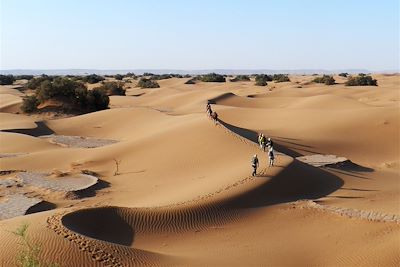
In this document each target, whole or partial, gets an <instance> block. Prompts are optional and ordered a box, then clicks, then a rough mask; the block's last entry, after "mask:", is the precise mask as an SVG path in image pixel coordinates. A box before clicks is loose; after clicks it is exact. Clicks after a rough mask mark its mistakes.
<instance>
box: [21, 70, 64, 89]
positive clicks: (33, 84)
mask: <svg viewBox="0 0 400 267" xmlns="http://www.w3.org/2000/svg"><path fill="white" fill-rule="evenodd" d="M55 78H58V77H57V76H47V75H45V74H43V75H42V76H39V77H35V78H32V79H30V80H29V81H28V83H27V84H26V87H27V88H29V89H37V88H38V87H39V86H40V85H41V84H42V82H44V81H53V80H54V79H55Z"/></svg>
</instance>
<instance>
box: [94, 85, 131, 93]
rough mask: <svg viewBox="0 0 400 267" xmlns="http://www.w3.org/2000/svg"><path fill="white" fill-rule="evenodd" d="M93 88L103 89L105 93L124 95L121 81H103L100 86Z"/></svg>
mask: <svg viewBox="0 0 400 267" xmlns="http://www.w3.org/2000/svg"><path fill="white" fill-rule="evenodd" d="M95 89H99V90H103V91H104V92H105V93H106V95H108V96H110V95H125V89H124V84H123V83H122V82H105V83H103V85H102V86H100V87H96V88H95Z"/></svg>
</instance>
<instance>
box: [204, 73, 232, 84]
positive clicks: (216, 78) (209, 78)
mask: <svg viewBox="0 0 400 267" xmlns="http://www.w3.org/2000/svg"><path fill="white" fill-rule="evenodd" d="M198 80H200V81H202V82H225V81H226V80H225V77H224V76H223V75H220V74H217V73H209V74H205V75H200V76H198Z"/></svg>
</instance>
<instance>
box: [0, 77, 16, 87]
mask: <svg viewBox="0 0 400 267" xmlns="http://www.w3.org/2000/svg"><path fill="white" fill-rule="evenodd" d="M14 81H15V78H14V76H13V75H0V85H10V84H13V83H14Z"/></svg>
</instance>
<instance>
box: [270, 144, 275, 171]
mask: <svg viewBox="0 0 400 267" xmlns="http://www.w3.org/2000/svg"><path fill="white" fill-rule="evenodd" d="M268 157H269V166H270V167H271V166H274V160H275V153H274V149H273V148H272V147H271V148H270V149H269V152H268Z"/></svg>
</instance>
